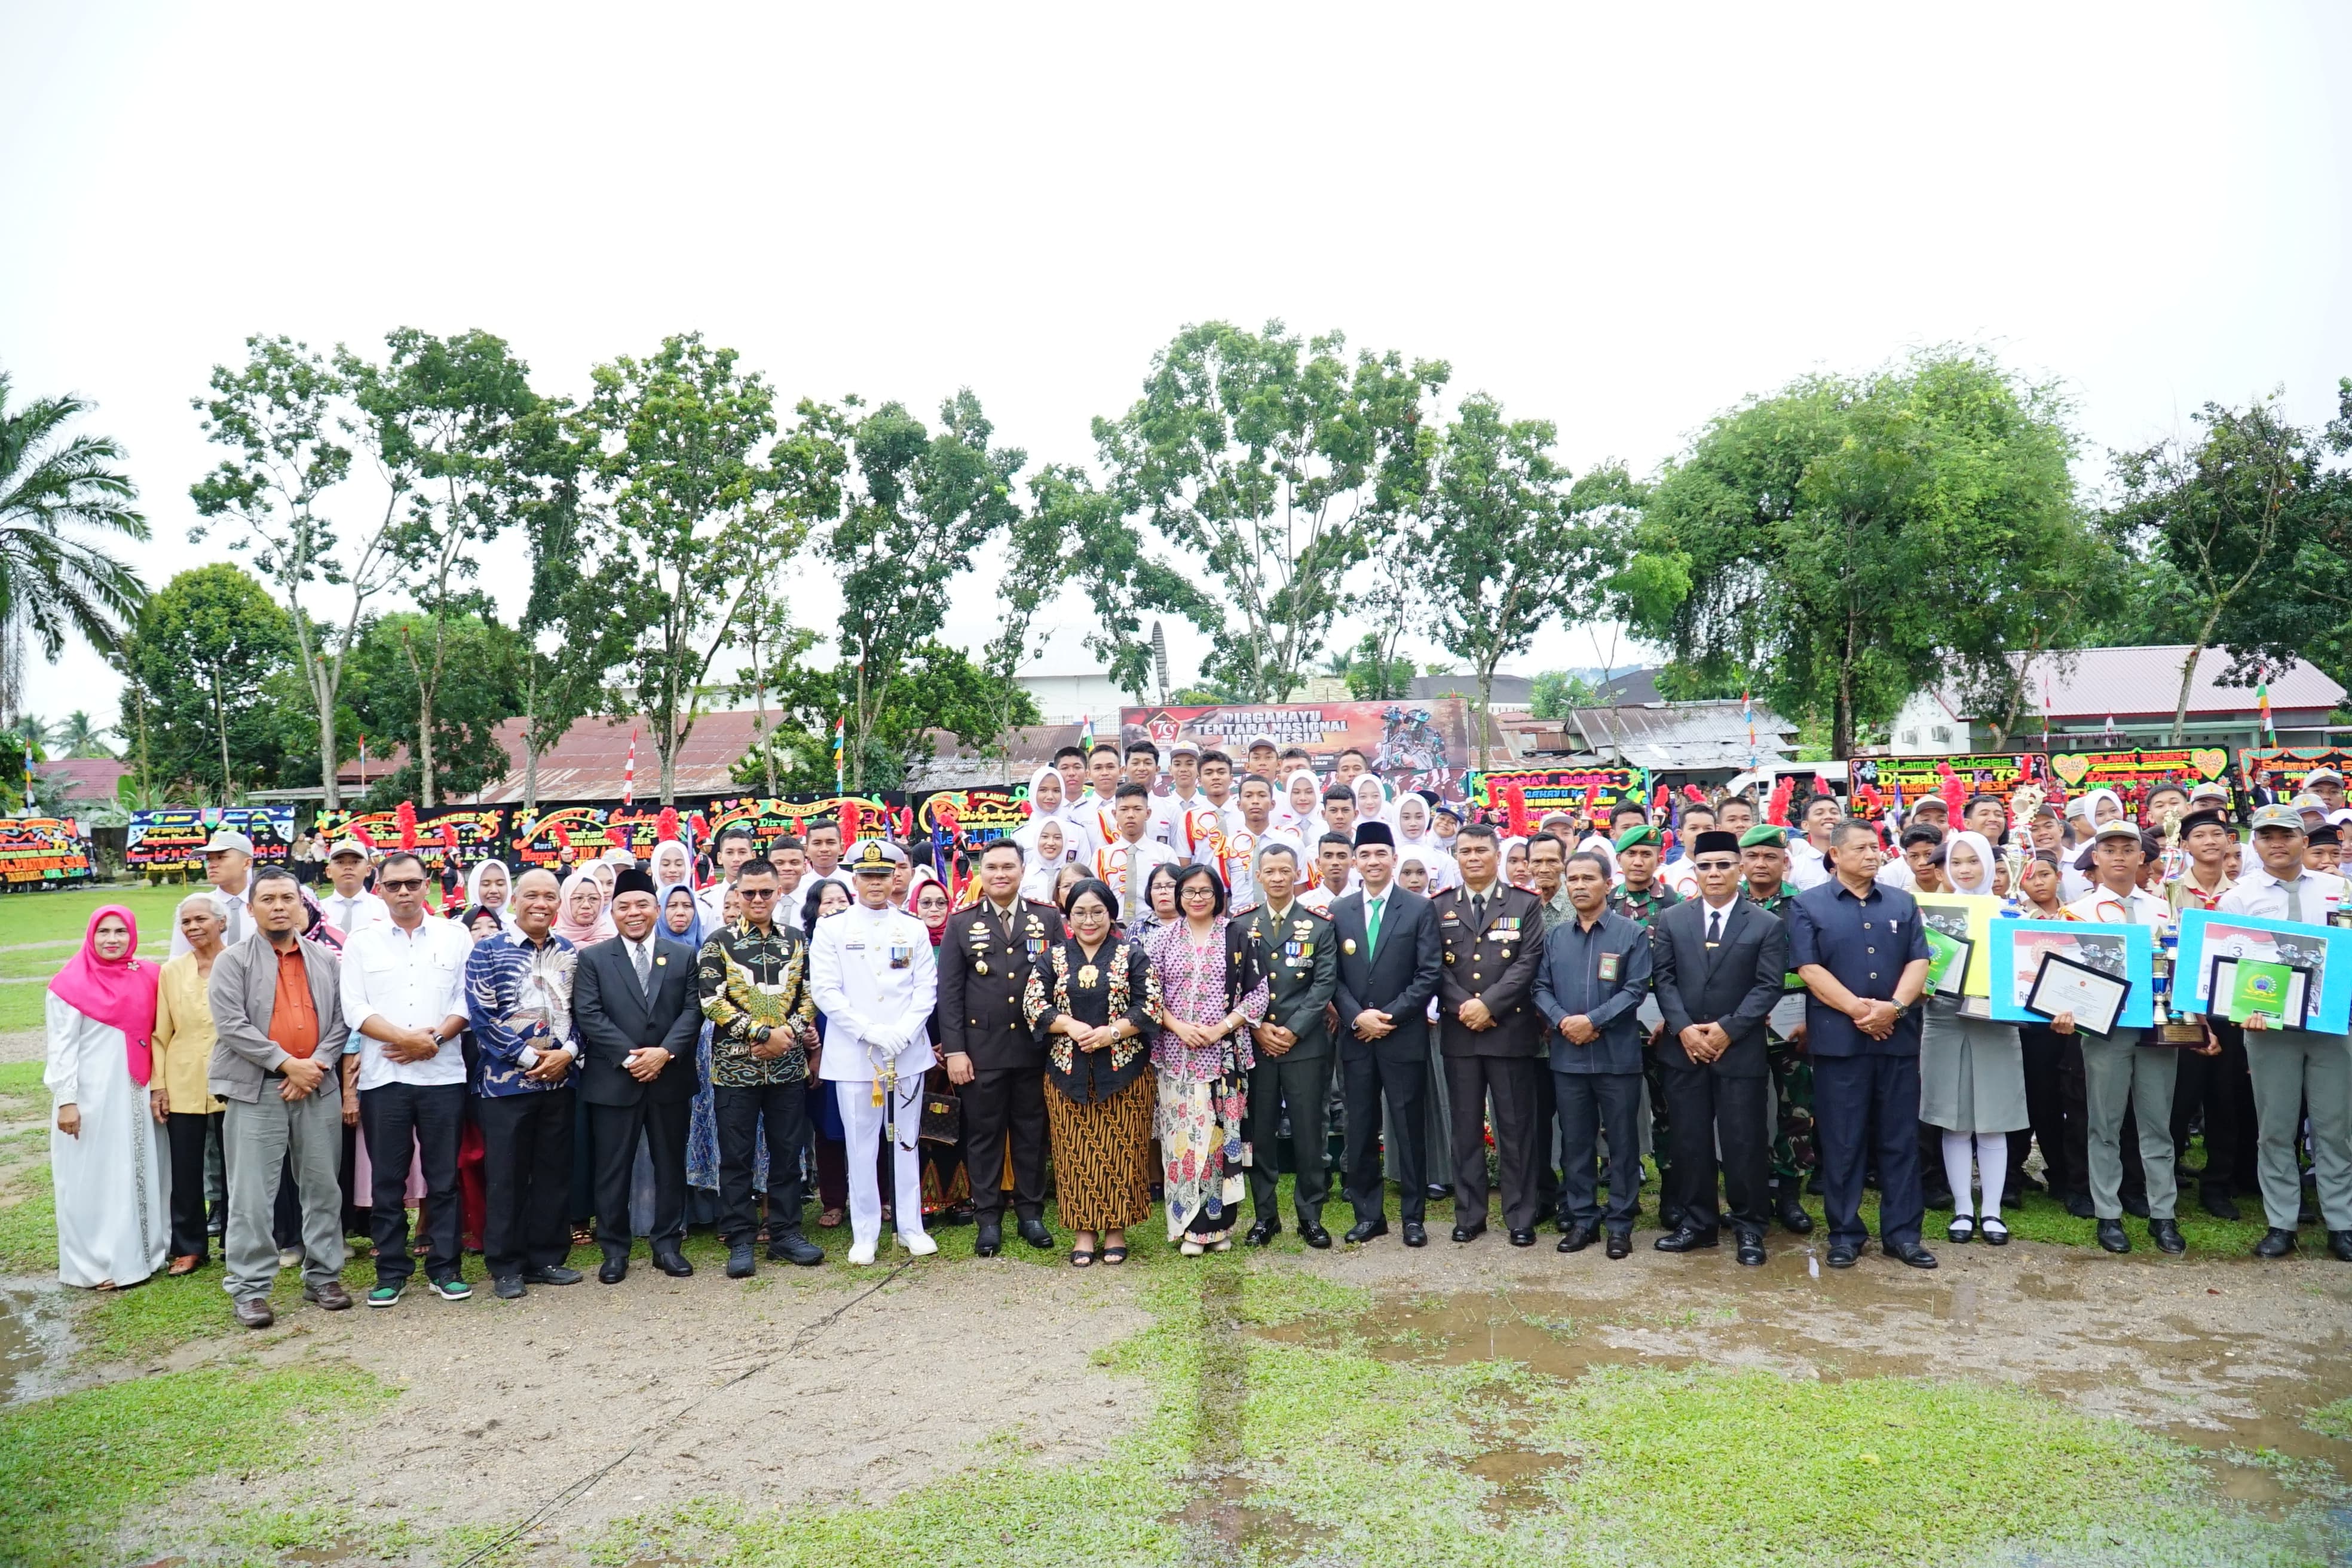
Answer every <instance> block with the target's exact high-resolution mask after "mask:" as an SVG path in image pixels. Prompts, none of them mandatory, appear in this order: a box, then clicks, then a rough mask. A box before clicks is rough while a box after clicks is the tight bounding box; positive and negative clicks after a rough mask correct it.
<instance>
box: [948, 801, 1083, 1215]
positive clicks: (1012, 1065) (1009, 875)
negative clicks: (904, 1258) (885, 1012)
mask: <svg viewBox="0 0 2352 1568" xmlns="http://www.w3.org/2000/svg"><path fill="white" fill-rule="evenodd" d="M1021 858H1022V857H1021V846H1019V845H1018V844H1015V843H1014V842H1013V840H1011V839H1010V838H1000V839H998V840H997V841H996V842H994V843H992V844H991V845H989V846H988V847H987V848H986V849H984V850H982V852H981V857H980V892H981V898H980V901H979V902H978V903H976V904H974V905H972V906H971V908H970V909H968V910H957V911H956V912H955V913H953V914H951V915H950V916H949V917H948V924H947V930H946V931H944V932H942V933H941V934H940V998H939V1007H938V1011H937V1012H936V1013H935V1014H934V1015H933V1020H932V1024H933V1032H934V1033H935V1034H936V1035H937V1036H938V1037H939V1048H940V1057H941V1058H942V1059H944V1060H945V1062H946V1063H947V1069H948V1080H949V1081H950V1082H951V1083H953V1084H954V1085H955V1086H956V1092H957V1094H958V1095H959V1096H961V1099H962V1100H963V1157H964V1169H965V1170H966V1171H967V1172H968V1173H970V1174H971V1206H972V1210H973V1216H974V1218H975V1219H976V1220H977V1222H978V1224H979V1232H978V1234H977V1235H976V1236H975V1237H974V1238H973V1242H972V1251H973V1252H974V1253H975V1254H977V1255H978V1256H980V1257H982V1258H993V1257H995V1256H996V1254H997V1251H998V1249H999V1248H1001V1247H1003V1245H1004V1193H1003V1186H1002V1181H1003V1171H1004V1145H1005V1142H1006V1141H1007V1140H1008V1139H1010V1140H1011V1142H1012V1144H1013V1214H1014V1215H1015V1216H1016V1217H1017V1218H1018V1219H1019V1221H1020V1227H1021V1239H1022V1240H1024V1241H1025V1242H1027V1243H1028V1244H1029V1245H1030V1246H1032V1247H1051V1246H1053V1245H1054V1235H1053V1232H1051V1231H1049V1230H1047V1229H1046V1228H1045V1047H1043V1046H1041V1045H1039V1044H1038V1042H1037V1037H1036V1036H1035V1035H1034V1034H1033V1033H1031V1032H1030V1028H1029V1022H1028V1020H1027V1018H1025V1017H1024V1016H1023V1015H1022V1011H1021V984H1022V982H1023V980H1024V979H1025V978H1026V977H1027V975H1028V973H1029V965H1030V964H1031V963H1033V962H1034V961H1035V959H1036V958H1037V956H1038V955H1039V954H1040V953H1043V952H1045V949H1046V947H1047V946H1048V945H1049V944H1051V943H1053V942H1059V941H1060V940H1061V939H1062V935H1063V931H1062V917H1061V916H1060V915H1059V914H1058V913H1056V912H1055V910H1054V908H1053V906H1052V905H1050V904H1036V903H1030V902H1028V901H1026V900H1024V899H1023V898H1022V897H1021Z"/></svg>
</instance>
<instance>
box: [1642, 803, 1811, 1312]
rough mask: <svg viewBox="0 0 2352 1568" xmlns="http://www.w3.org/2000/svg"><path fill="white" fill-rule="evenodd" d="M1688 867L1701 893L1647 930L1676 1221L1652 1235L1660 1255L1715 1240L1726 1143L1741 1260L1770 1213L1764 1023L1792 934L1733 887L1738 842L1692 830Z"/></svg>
mask: <svg viewBox="0 0 2352 1568" xmlns="http://www.w3.org/2000/svg"><path fill="white" fill-rule="evenodd" d="M1691 868H1692V869H1693V870H1695V871H1696V872H1697V873H1698V891H1699V896H1698V897H1697V898H1696V899H1688V900H1684V901H1683V902H1682V903H1679V904H1677V905H1675V907H1674V908H1673V909H1670V910H1666V911H1665V912H1664V914H1662V915H1660V916H1659V917H1658V920H1657V923H1656V924H1655V925H1654V926H1653V927H1652V928H1651V932H1650V946H1651V962H1652V967H1653V976H1652V984H1653V985H1654V987H1655V988H1656V990H1657V994H1658V1010H1659V1011H1660V1012H1661V1013H1663V1014H1664V1016H1665V1020H1666V1030H1665V1033H1664V1035H1663V1036H1661V1037H1659V1040H1658V1043H1657V1047H1656V1049H1657V1054H1658V1065H1659V1067H1660V1068H1662V1069H1663V1076H1664V1081H1665V1088H1666V1121H1667V1124H1668V1125H1669V1126H1670V1127H1671V1128H1672V1129H1673V1134H1672V1135H1673V1138H1674V1181H1675V1186H1676V1189H1677V1190H1676V1191H1675V1192H1672V1193H1669V1194H1666V1197H1667V1199H1668V1201H1669V1203H1671V1204H1672V1205H1673V1206H1674V1207H1675V1208H1677V1209H1679V1210H1680V1213H1681V1219H1680V1222H1679V1223H1678V1224H1677V1225H1676V1226H1675V1230H1674V1232H1673V1233H1672V1234H1671V1235H1667V1236H1662V1237H1659V1238H1658V1240H1657V1244H1656V1245H1657V1248H1658V1250H1659V1251H1661V1252H1689V1251H1692V1250H1694V1249H1696V1248H1698V1247H1713V1246H1715V1245H1717V1231H1718V1229H1719V1228H1720V1225H1721V1221H1720V1220H1719V1218H1718V1217H1717V1208H1716V1201H1715V1180H1716V1149H1717V1143H1718V1142H1720V1144H1721V1147H1722V1150H1723V1186H1724V1195H1725V1197H1726V1198H1727V1200H1728V1201H1729V1204H1730V1206H1731V1226H1732V1230H1733V1232H1734V1233H1735V1234H1736V1235H1737V1236H1738V1244H1739V1261H1740V1262H1742V1263H1745V1264H1748V1265H1750V1266H1759V1265H1761V1264H1762V1263H1763V1261H1764V1225H1765V1222H1766V1220H1768V1219H1769V1217H1770V1216H1771V1196H1770V1193H1769V1183H1770V1177H1771V1148H1770V1145H1769V1142H1768V1141H1767V1139H1766V1137H1765V1121H1764V1101H1765V1097H1766V1095H1767V1094H1768V1093H1769V1089H1770V1087H1771V1073H1770V1069H1769V1067H1768V1066H1767V1065H1766V1063H1765V1060H1764V1022H1765V1020H1766V1018H1768V1017H1769V1016H1770V1015H1771V1012H1772V1005H1773V1004H1774V1003H1776V1002H1778V1001H1779V1000H1780V986H1781V984H1782V982H1783V980H1784V978H1785V977H1786V976H1787V974H1788V972H1789V933H1788V930H1787V928H1786V927H1784V926H1783V925H1781V923H1780V921H1779V920H1778V919H1777V918H1775V917H1774V916H1772V915H1770V914H1769V913H1767V912H1766V911H1765V910H1761V909H1759V908H1758V907H1757V906H1756V904H1755V903H1754V902H1753V901H1751V900H1748V899H1747V898H1745V897H1743V896H1742V895H1741V893H1740V891H1739V839H1738V836H1736V835H1734V834H1729V833H1723V832H1706V833H1701V834H1699V835H1698V836H1697V841H1696V843H1695V844H1694V845H1693V846H1692V855H1691Z"/></svg>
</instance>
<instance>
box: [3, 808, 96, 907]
mask: <svg viewBox="0 0 2352 1568" xmlns="http://www.w3.org/2000/svg"><path fill="white" fill-rule="evenodd" d="M91 864H92V857H91V855H90V849H89V839H88V838H86V837H83V835H82V831H81V825H80V824H79V823H77V822H73V821H71V820H69V819H67V818H64V817H56V816H5V817H0V889H5V891H8V892H12V893H13V892H17V891H21V890H23V889H27V888H42V887H47V888H63V887H70V886H72V885H73V884H75V883H77V882H87V881H89V879H90V875H91Z"/></svg>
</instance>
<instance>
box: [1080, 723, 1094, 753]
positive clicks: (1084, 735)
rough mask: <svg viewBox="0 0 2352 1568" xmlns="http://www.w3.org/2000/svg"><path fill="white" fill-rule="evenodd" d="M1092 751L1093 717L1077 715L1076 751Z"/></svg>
mask: <svg viewBox="0 0 2352 1568" xmlns="http://www.w3.org/2000/svg"><path fill="white" fill-rule="evenodd" d="M1094 749H1095V716H1094V715H1093V714H1091V713H1081V714H1079V715H1078V750H1080V751H1082V752H1093V751H1094Z"/></svg>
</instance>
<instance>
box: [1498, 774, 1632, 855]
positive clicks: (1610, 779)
mask: <svg viewBox="0 0 2352 1568" xmlns="http://www.w3.org/2000/svg"><path fill="white" fill-rule="evenodd" d="M1468 785H1469V794H1468V800H1469V803H1470V804H1471V805H1474V806H1475V807H1477V808H1478V809H1479V811H1480V812H1481V813H1482V814H1483V815H1484V816H1485V818H1486V820H1487V821H1488V822H1491V823H1494V824H1495V825H1496V826H1502V823H1503V820H1504V817H1505V816H1506V814H1507V809H1508V808H1507V806H1506V805H1504V802H1505V801H1506V800H1507V799H1508V798H1509V793H1510V792H1511V791H1512V790H1514V789H1516V790H1517V791H1519V792H1520V793H1521V794H1522V795H1524V796H1525V798H1526V800H1527V804H1528V814H1527V815H1528V829H1529V830H1530V831H1533V829H1534V828H1535V827H1536V826H1537V825H1538V824H1539V823H1540V822H1541V821H1542V820H1543V817H1544V814H1545V813H1547V812H1553V811H1564V812H1567V813H1568V814H1569V815H1570V816H1573V817H1574V818H1576V820H1577V824H1578V826H1594V825H1596V824H1597V825H1598V826H1601V827H1602V828H1604V829H1605V828H1606V827H1607V826H1609V814H1610V813H1611V812H1612V811H1614V810H1615V809H1616V808H1617V804H1618V802H1620V801H1624V800H1630V801H1632V802H1633V804H1634V805H1642V804H1643V800H1644V798H1645V796H1646V795H1647V793H1648V789H1649V778H1648V774H1647V773H1646V771H1645V770H1643V769H1641V768H1634V767H1622V768H1602V767H1594V768H1496V769H1494V770H1492V771H1491V772H1488V773H1470V774H1469V775H1468ZM1571 847H1573V846H1571Z"/></svg>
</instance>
